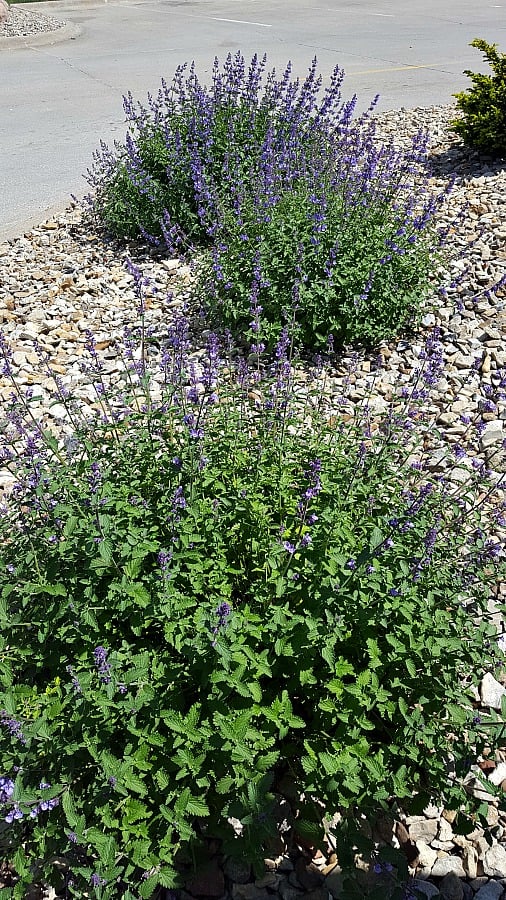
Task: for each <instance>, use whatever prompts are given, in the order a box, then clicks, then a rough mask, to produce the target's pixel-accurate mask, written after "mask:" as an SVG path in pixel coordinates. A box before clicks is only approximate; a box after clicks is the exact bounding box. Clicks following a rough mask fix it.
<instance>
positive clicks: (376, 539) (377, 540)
mask: <svg viewBox="0 0 506 900" xmlns="http://www.w3.org/2000/svg"><path fill="white" fill-rule="evenodd" d="M381 543H383V534H382V532H381V531H380V529H379V528H378V526H377V525H375V526H374V528H373V530H372V531H371V536H370V538H369V550H370V551H371V553H372V552H373V551H374V550H376V547H379V545H380V544H381Z"/></svg>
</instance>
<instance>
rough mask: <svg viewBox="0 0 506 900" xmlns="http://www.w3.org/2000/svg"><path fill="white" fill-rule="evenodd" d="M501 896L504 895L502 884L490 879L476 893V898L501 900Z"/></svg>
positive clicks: (479, 899)
mask: <svg viewBox="0 0 506 900" xmlns="http://www.w3.org/2000/svg"><path fill="white" fill-rule="evenodd" d="M501 897H503V887H502V884H499V883H498V882H497V881H489V882H488V884H484V885H483V887H481V888H480V889H479V891H478V893H477V894H475V895H474V900H501Z"/></svg>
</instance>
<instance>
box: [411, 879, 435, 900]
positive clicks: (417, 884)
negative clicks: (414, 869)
mask: <svg viewBox="0 0 506 900" xmlns="http://www.w3.org/2000/svg"><path fill="white" fill-rule="evenodd" d="M412 886H413V887H414V888H416V890H417V891H420V893H421V894H424V895H425V896H426V897H427V898H428V900H430V898H431V897H439V891H438V889H437V887H436V885H435V884H431V882H430V881H421V879H420V878H415V880H414V881H413V883H412Z"/></svg>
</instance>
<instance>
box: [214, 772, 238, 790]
mask: <svg viewBox="0 0 506 900" xmlns="http://www.w3.org/2000/svg"><path fill="white" fill-rule="evenodd" d="M233 784H234V779H233V778H232V777H231V776H230V775H225V776H224V777H223V778H220V780H219V781H218V782H217V783H216V791H217V792H218V794H228V792H229V790H230V788H231V787H232V785H233Z"/></svg>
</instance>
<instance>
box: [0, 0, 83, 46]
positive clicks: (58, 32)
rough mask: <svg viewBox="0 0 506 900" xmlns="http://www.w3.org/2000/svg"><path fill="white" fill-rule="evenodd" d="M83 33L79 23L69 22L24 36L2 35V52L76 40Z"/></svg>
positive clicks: (35, 4) (38, 4) (0, 39)
mask: <svg viewBox="0 0 506 900" xmlns="http://www.w3.org/2000/svg"><path fill="white" fill-rule="evenodd" d="M30 5H31V6H37V7H40V6H42V5H44V6H47V5H48V4H40V3H33V4H30ZM81 33H82V28H80V27H79V25H75V24H74V23H73V22H67V23H66V24H65V25H62V27H61V28H57V29H55V30H54V31H42V32H40V34H26V35H24V36H23V37H0V52H1V51H2V50H17V49H18V48H20V47H43V46H47V45H49V44H59V43H60V42H61V41H74V40H75V39H76V38H77V37H79V35H80V34H81Z"/></svg>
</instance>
